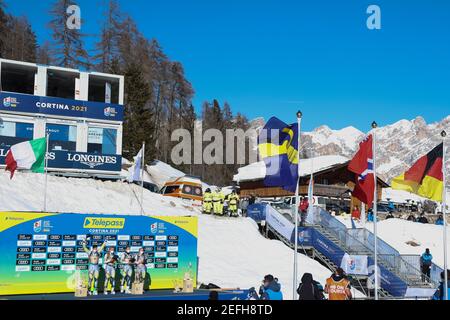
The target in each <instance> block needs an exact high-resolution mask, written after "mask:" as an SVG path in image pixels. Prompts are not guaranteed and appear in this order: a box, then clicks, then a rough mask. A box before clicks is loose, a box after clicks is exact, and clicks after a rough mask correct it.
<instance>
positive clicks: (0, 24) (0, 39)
mask: <svg viewBox="0 0 450 320" xmlns="http://www.w3.org/2000/svg"><path fill="white" fill-rule="evenodd" d="M4 8H5V3H4V1H3V0H0V57H2V58H4V57H5V49H6V37H7V35H8V32H7V31H8V27H7V24H8V16H7V15H6V13H5V11H4Z"/></svg>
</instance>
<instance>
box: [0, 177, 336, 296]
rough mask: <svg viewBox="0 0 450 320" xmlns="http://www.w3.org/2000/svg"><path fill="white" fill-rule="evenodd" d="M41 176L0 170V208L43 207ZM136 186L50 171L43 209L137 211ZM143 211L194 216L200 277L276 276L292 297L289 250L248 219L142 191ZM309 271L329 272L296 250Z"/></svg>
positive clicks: (247, 280)
mask: <svg viewBox="0 0 450 320" xmlns="http://www.w3.org/2000/svg"><path fill="white" fill-rule="evenodd" d="M44 177H45V176H44V175H42V174H33V173H23V172H16V174H15V176H14V179H13V180H10V179H9V174H8V173H6V172H1V173H0V185H1V188H0V211H12V210H14V211H41V210H43V198H44ZM139 197H140V188H139V186H137V185H134V184H128V183H124V182H120V181H117V182H111V181H107V182H102V181H100V180H94V179H75V178H62V177H54V176H48V193H47V211H50V212H78V213H90V214H93V213H108V214H130V215H137V214H139V212H140V206H139V202H138V200H137V199H139ZM144 207H145V210H144V211H145V214H149V215H198V217H199V237H198V255H199V259H200V263H199V277H198V281H199V282H203V283H206V284H207V283H210V282H211V283H215V284H217V285H219V286H221V287H229V288H231V287H233V288H236V287H240V288H249V287H252V286H254V287H256V288H258V287H259V285H260V284H261V280H262V279H263V276H264V275H266V274H269V273H271V274H273V275H274V276H275V277H278V278H279V281H280V283H281V285H282V291H283V293H284V295H285V298H286V299H291V298H292V279H293V278H292V272H293V269H292V268H293V251H292V250H291V249H290V248H288V247H287V246H285V245H284V244H283V243H282V242H280V241H276V240H268V239H265V238H264V237H262V236H261V235H260V234H259V232H258V228H257V225H256V223H255V222H254V221H253V220H251V219H250V218H237V219H228V218H216V217H212V216H205V215H202V214H200V213H199V212H198V211H197V209H193V208H192V207H191V206H190V204H189V203H188V202H184V201H183V200H180V199H176V198H170V197H163V196H161V195H159V194H155V193H151V192H149V191H147V190H144ZM304 272H310V273H312V274H313V276H314V278H315V279H316V280H318V281H320V282H321V283H322V284H323V283H324V282H325V279H326V278H327V277H329V276H330V271H329V270H328V269H327V268H325V267H323V266H322V265H321V264H319V263H318V262H316V261H314V260H312V259H310V258H308V257H306V256H304V255H299V278H301V275H302V274H303V273H304Z"/></svg>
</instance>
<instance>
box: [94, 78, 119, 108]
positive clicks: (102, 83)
mask: <svg viewBox="0 0 450 320" xmlns="http://www.w3.org/2000/svg"><path fill="white" fill-rule="evenodd" d="M88 94H89V97H88V100H89V101H96V102H107V103H108V100H109V103H115V104H117V103H119V79H118V78H107V77H104V76H99V75H92V74H91V75H89V90H88Z"/></svg>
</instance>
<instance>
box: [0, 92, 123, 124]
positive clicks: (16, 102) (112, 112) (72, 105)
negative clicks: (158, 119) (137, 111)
mask: <svg viewBox="0 0 450 320" xmlns="http://www.w3.org/2000/svg"><path fill="white" fill-rule="evenodd" d="M0 111H10V112H22V113H33V114H38V113H41V114H47V115H57V116H66V117H74V118H89V119H101V120H113V121H122V120H123V106H122V105H118V104H106V103H101V102H92V101H79V100H70V99H63V98H53V97H40V96H34V95H27V94H20V93H10V92H0Z"/></svg>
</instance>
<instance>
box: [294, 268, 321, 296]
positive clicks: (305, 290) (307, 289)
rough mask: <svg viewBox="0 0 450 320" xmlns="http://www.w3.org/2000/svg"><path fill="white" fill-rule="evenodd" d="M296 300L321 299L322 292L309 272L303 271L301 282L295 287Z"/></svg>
mask: <svg viewBox="0 0 450 320" xmlns="http://www.w3.org/2000/svg"><path fill="white" fill-rule="evenodd" d="M297 293H298V300H323V294H322V293H321V292H320V289H319V287H318V285H317V282H316V281H314V279H313V276H312V274H311V273H304V274H303V277H302V282H301V283H300V285H299V286H298V288H297Z"/></svg>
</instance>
